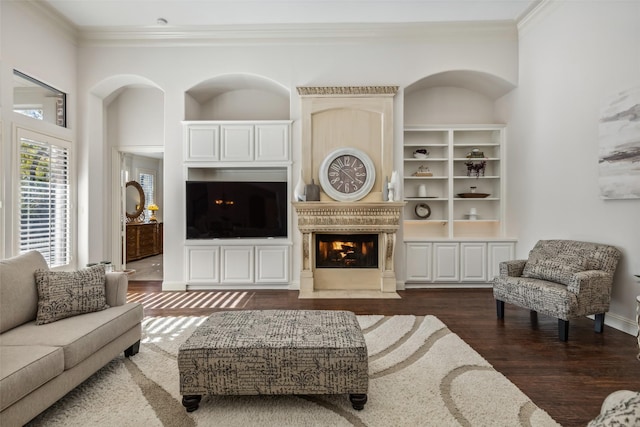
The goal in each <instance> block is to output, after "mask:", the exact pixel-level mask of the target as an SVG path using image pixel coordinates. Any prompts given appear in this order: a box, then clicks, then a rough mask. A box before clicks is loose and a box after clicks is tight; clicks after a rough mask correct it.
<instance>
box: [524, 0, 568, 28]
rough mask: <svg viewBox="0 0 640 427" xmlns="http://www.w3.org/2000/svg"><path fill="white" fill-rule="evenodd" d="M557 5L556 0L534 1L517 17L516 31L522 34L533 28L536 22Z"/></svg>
mask: <svg viewBox="0 0 640 427" xmlns="http://www.w3.org/2000/svg"><path fill="white" fill-rule="evenodd" d="M558 5H559V2H558V1H556V0H540V1H538V2H536V3H535V4H534V5H533V6H532V7H531V8H529V10H527V11H526V12H525V13H524V14H523V15H522V16H521V17H520V18H519V19H518V33H519V34H523V33H525V32H526V31H528V30H530V29H531V28H533V26H534V25H536V23H538V22H539V21H540V20H541V19H544V18H545V17H546V16H548V15H549V14H551V13H552V12H553V11H554V10H555V9H556V8H557V7H558Z"/></svg>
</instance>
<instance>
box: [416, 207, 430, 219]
mask: <svg viewBox="0 0 640 427" xmlns="http://www.w3.org/2000/svg"><path fill="white" fill-rule="evenodd" d="M415 212H416V216H417V217H418V218H422V219H427V218H429V216H430V215H431V208H430V207H429V205H428V204H426V203H418V204H417V205H416V208H415Z"/></svg>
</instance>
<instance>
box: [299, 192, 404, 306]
mask: <svg viewBox="0 0 640 427" xmlns="http://www.w3.org/2000/svg"><path fill="white" fill-rule="evenodd" d="M293 205H294V207H295V209H296V213H297V215H298V229H299V230H300V232H301V233H302V248H301V249H302V265H301V271H300V293H301V294H304V295H312V294H313V292H314V291H316V290H327V289H329V290H333V289H337V290H378V291H381V292H383V293H385V292H390V293H395V291H396V276H395V271H394V266H393V264H394V262H393V255H394V252H395V242H396V232H397V231H398V227H399V224H400V214H401V211H402V207H403V206H404V202H294V203H293ZM334 240H336V241H340V242H342V243H340V244H339V245H336V247H335V248H334V246H333V241H334ZM330 242H331V244H330ZM356 261H357V262H356Z"/></svg>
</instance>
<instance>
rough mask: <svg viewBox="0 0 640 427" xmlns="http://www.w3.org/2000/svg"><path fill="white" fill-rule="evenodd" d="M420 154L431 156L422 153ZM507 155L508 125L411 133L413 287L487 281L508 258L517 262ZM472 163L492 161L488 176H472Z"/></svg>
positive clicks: (407, 185) (407, 232)
mask: <svg viewBox="0 0 640 427" xmlns="http://www.w3.org/2000/svg"><path fill="white" fill-rule="evenodd" d="M417 150H426V151H427V152H428V154H427V155H426V157H424V156H422V157H421V156H419V155H418V156H416V155H415V154H414V153H415V152H416V151H417ZM472 152H475V153H476V154H474V155H472V154H471V153H472ZM505 158H506V157H505V127H504V126H503V125H457V126H452V125H447V126H432V125H425V126H407V127H406V128H405V130H404V144H403V174H402V175H403V179H402V181H403V196H404V200H405V201H406V202H407V203H406V206H405V210H404V221H403V232H404V241H405V255H406V256H405V261H406V263H405V268H406V282H407V283H408V284H411V283H414V284H447V283H448V284H454V283H457V284H463V285H472V284H486V283H488V282H490V281H491V280H492V278H493V277H494V276H496V275H497V274H498V265H499V263H500V262H501V261H506V260H508V259H513V257H514V252H515V239H511V238H507V237H506V236H505V229H506V225H505V212H504V210H505V194H506V192H505V180H504V172H505ZM468 162H472V163H474V164H477V163H480V162H486V164H485V167H484V171H483V173H482V172H481V173H480V174H479V176H476V174H475V173H473V172H472V173H471V174H469V173H468V167H467V163H468ZM421 187H422V189H421ZM425 190H426V194H425ZM477 195H488V196H486V197H476V196H477ZM463 196H464V197H463ZM419 204H426V205H427V206H428V210H429V211H430V215H429V216H428V217H427V218H420V217H419V216H418V215H417V214H416V213H415V209H416V206H417V205H419ZM474 212H475V213H474Z"/></svg>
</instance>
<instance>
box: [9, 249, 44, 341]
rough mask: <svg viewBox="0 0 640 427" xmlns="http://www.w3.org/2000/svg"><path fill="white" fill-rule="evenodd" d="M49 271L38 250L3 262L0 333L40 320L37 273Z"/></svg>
mask: <svg viewBox="0 0 640 427" xmlns="http://www.w3.org/2000/svg"><path fill="white" fill-rule="evenodd" d="M47 268H48V267H47V262H46V261H45V260H44V257H43V256H42V254H40V252H38V251H31V252H27V253H25V254H22V255H18V256H16V257H13V258H8V259H4V260H0V333H2V332H5V331H7V330H9V329H11V328H15V327H16V326H19V325H22V324H23V323H26V322H30V321H32V320H34V319H35V318H36V313H37V311H38V291H37V290H36V281H35V278H34V276H33V272H34V271H36V270H37V269H45V270H46V269H47Z"/></svg>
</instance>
